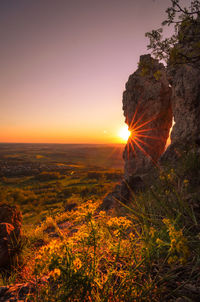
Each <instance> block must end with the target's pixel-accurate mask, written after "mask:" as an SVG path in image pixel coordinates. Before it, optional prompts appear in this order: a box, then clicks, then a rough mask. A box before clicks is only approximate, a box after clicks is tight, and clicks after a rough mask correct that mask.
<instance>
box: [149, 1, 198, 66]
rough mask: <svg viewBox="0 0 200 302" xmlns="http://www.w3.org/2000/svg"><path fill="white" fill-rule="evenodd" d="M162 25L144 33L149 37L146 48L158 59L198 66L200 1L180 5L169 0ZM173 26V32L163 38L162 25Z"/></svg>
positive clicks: (169, 62)
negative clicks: (186, 5)
mask: <svg viewBox="0 0 200 302" xmlns="http://www.w3.org/2000/svg"><path fill="white" fill-rule="evenodd" d="M166 13H167V18H166V20H164V21H163V22H162V27H161V28H159V29H157V30H152V31H151V32H147V33H146V34H145V36H146V37H148V38H149V45H148V46H147V49H151V50H152V54H153V55H154V56H155V57H156V58H157V59H160V60H165V61H166V62H167V63H168V64H169V65H170V64H182V63H188V64H192V65H193V66H194V65H195V66H196V67H199V68H200V1H199V0H194V1H190V5H189V6H188V7H182V6H181V4H180V1H179V0H171V6H170V7H168V8H167V10H166ZM166 25H168V26H170V25H173V26H174V34H173V35H172V36H171V37H170V38H163V27H164V26H166Z"/></svg>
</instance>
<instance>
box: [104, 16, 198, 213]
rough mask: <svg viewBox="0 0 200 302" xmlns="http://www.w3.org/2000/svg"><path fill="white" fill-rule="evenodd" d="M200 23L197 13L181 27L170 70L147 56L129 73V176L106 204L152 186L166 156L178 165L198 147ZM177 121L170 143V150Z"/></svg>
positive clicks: (126, 106)
mask: <svg viewBox="0 0 200 302" xmlns="http://www.w3.org/2000/svg"><path fill="white" fill-rule="evenodd" d="M199 24H200V21H199V17H198V18H197V19H196V20H193V22H191V24H189V25H187V26H186V27H185V26H182V27H181V28H180V32H179V36H178V39H179V40H178V43H177V44H175V45H174V48H173V49H172V51H171V55H170V58H169V62H168V66H167V68H165V67H164V65H163V64H161V63H159V62H158V60H155V59H153V58H152V57H151V56H150V55H143V56H141V57H140V61H139V64H138V69H137V70H136V71H135V72H134V73H133V74H132V75H130V77H129V79H128V82H127V83H126V90H125V92H124V93H123V110H124V115H125V122H126V123H127V125H128V126H129V130H130V131H131V135H130V138H129V139H128V142H127V145H126V147H125V150H124V154H123V158H124V161H125V168H124V180H123V181H122V183H121V184H120V185H117V186H116V188H115V189H114V191H113V192H112V193H110V194H108V195H107V197H106V198H105V199H104V201H103V207H104V208H106V209H109V208H110V207H113V206H114V205H115V202H114V201H115V200H121V201H123V202H126V201H128V200H129V199H130V192H131V190H133V191H135V190H140V189H143V188H144V187H145V186H147V185H148V184H150V183H151V177H152V176H153V174H152V167H154V166H157V165H162V164H163V162H164V161H166V160H168V161H170V162H171V164H173V163H176V160H177V157H179V156H180V154H181V153H182V152H183V151H184V150H189V149H191V148H193V146H194V145H195V146H197V147H198V149H199V146H200V120H199V117H200V48H199V44H198V43H196V42H198V41H199V39H198V37H199V33H200V26H199ZM194 33H195V35H196V36H195V37H196V38H197V39H198V40H195V39H194ZM177 54H178V55H177ZM186 58H187V59H186ZM173 119H174V122H175V124H174V126H173V129H172V133H171V145H170V146H169V147H168V148H167V150H166V151H165V148H166V142H167V139H168V136H169V131H170V128H171V126H172V120H173ZM147 179H150V181H149V183H147V181H146V180H147Z"/></svg>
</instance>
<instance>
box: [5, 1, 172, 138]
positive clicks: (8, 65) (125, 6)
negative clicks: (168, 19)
mask: <svg viewBox="0 0 200 302" xmlns="http://www.w3.org/2000/svg"><path fill="white" fill-rule="evenodd" d="M169 4H170V1H168V0H0V41H1V43H0V142H38V143H41V142H43V143H47V142H48V143H115V142H120V141H121V140H120V138H119V136H118V133H119V130H120V128H121V127H123V125H124V116H123V112H122V93H123V90H124V87H125V83H126V81H127V79H128V76H129V75H130V74H131V73H133V72H134V71H135V69H136V68H137V62H138V60H139V56H140V55H141V54H144V53H147V50H146V45H147V44H148V39H147V38H145V36H144V34H145V32H147V31H150V30H151V29H154V28H158V27H159V25H160V23H161V21H162V20H163V19H164V17H165V13H164V11H165V9H166V8H167V7H168V6H169ZM169 33H170V31H169Z"/></svg>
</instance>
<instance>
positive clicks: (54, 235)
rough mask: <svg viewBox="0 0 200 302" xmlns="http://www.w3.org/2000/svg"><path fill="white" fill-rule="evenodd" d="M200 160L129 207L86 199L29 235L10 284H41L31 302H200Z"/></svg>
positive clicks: (187, 158) (192, 156)
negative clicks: (180, 301)
mask: <svg viewBox="0 0 200 302" xmlns="http://www.w3.org/2000/svg"><path fill="white" fill-rule="evenodd" d="M199 171H200V156H199V153H198V152H195V151H190V152H188V153H184V154H183V155H182V159H181V160H180V161H179V163H176V167H165V168H162V169H161V170H160V171H159V177H158V179H157V180H156V181H155V182H154V184H153V185H152V186H151V187H150V188H148V190H146V191H145V192H140V193H137V194H135V193H134V192H132V202H131V204H130V203H129V204H127V205H122V204H120V203H119V205H118V207H117V209H115V210H114V209H113V210H112V211H110V212H109V213H106V212H105V211H99V210H98V207H99V205H100V203H101V200H100V199H96V200H87V201H86V200H85V201H82V203H81V204H79V205H76V206H75V207H74V208H73V206H72V208H68V210H67V211H65V212H60V213H58V214H55V215H52V216H48V217H46V220H44V221H43V222H42V223H41V224H40V225H38V226H37V228H35V227H34V228H33V229H32V230H30V229H29V230H28V231H27V232H26V236H27V239H28V241H27V243H26V247H24V249H23V257H24V265H22V267H21V270H19V271H17V272H16V273H15V274H14V273H13V275H12V276H11V279H10V281H13V280H14V279H13V278H15V279H16V280H15V282H22V281H23V282H24V281H31V282H33V281H34V283H35V284H36V287H35V293H34V295H33V296H31V297H30V300H32V301H161V299H162V300H163V301H175V300H176V298H179V297H183V298H184V299H185V301H198V297H199V282H200V273H199V265H200V259H199V255H200V241H199V232H200V225H199V221H200V220H199V189H200V187H199Z"/></svg>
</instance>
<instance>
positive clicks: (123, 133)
mask: <svg viewBox="0 0 200 302" xmlns="http://www.w3.org/2000/svg"><path fill="white" fill-rule="evenodd" d="M130 134H131V132H130V131H129V130H128V126H127V125H125V126H123V127H122V128H121V129H120V130H119V137H120V138H121V139H122V140H123V142H126V141H127V140H128V138H129V136H130Z"/></svg>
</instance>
